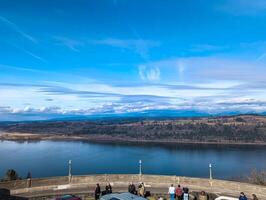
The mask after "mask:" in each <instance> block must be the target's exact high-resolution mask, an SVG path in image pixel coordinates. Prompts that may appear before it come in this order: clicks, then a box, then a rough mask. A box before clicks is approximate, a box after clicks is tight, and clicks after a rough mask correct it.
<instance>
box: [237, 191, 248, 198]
mask: <svg viewBox="0 0 266 200" xmlns="http://www.w3.org/2000/svg"><path fill="white" fill-rule="evenodd" d="M239 200H248V198H247V197H246V195H245V194H244V192H241V193H240V196H239Z"/></svg>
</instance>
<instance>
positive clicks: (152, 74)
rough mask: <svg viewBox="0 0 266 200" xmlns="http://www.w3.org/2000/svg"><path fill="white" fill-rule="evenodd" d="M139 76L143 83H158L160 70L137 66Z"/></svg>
mask: <svg viewBox="0 0 266 200" xmlns="http://www.w3.org/2000/svg"><path fill="white" fill-rule="evenodd" d="M139 76H140V78H141V79H142V80H144V81H159V80H160V69H159V68H158V67H147V66H145V65H140V66H139Z"/></svg>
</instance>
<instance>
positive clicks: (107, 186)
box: [105, 183, 113, 194]
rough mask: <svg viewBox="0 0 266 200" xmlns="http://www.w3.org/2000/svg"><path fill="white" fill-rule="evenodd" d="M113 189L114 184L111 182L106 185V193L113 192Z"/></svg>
mask: <svg viewBox="0 0 266 200" xmlns="http://www.w3.org/2000/svg"><path fill="white" fill-rule="evenodd" d="M112 192H113V191H112V186H111V184H110V183H108V184H107V185H106V186H105V193H106V194H111V193H112Z"/></svg>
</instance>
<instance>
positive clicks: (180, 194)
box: [175, 185, 183, 200]
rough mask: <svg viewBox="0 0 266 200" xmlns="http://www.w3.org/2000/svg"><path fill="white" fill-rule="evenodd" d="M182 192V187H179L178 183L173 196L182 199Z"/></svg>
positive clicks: (178, 199)
mask: <svg viewBox="0 0 266 200" xmlns="http://www.w3.org/2000/svg"><path fill="white" fill-rule="evenodd" d="M182 194H183V189H182V188H181V186H180V185H178V186H177V188H176V189H175V196H176V198H177V200H181V199H182Z"/></svg>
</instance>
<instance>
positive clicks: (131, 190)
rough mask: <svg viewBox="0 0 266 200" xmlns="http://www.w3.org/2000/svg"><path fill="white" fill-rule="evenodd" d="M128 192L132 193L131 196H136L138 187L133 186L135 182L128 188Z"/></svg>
mask: <svg viewBox="0 0 266 200" xmlns="http://www.w3.org/2000/svg"><path fill="white" fill-rule="evenodd" d="M128 192H129V193H131V194H136V187H135V185H134V184H133V182H131V183H130V184H129V186H128Z"/></svg>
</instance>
